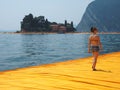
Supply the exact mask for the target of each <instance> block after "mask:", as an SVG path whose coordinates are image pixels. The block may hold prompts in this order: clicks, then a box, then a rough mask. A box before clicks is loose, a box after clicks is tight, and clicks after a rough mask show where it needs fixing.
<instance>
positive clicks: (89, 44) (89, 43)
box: [88, 37, 91, 53]
mask: <svg viewBox="0 0 120 90" xmlns="http://www.w3.org/2000/svg"><path fill="white" fill-rule="evenodd" d="M90 38H91V37H89V39H88V53H90V46H91V40H90Z"/></svg>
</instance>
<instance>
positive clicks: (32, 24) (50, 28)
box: [20, 14, 76, 33]
mask: <svg viewBox="0 0 120 90" xmlns="http://www.w3.org/2000/svg"><path fill="white" fill-rule="evenodd" d="M75 31H76V29H75V28H74V25H73V22H71V23H68V22H67V20H65V22H64V23H57V22H50V21H49V20H48V19H45V17H44V16H38V17H33V15H32V14H29V15H26V16H25V17H24V18H23V20H22V21H21V31H20V32H23V33H24V32H25V33H27V32H55V33H67V32H75Z"/></svg>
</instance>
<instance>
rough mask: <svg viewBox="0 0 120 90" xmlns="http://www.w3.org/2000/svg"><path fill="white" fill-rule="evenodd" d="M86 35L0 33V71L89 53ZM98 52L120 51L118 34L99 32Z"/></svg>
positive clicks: (75, 57) (73, 57)
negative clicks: (101, 47)
mask: <svg viewBox="0 0 120 90" xmlns="http://www.w3.org/2000/svg"><path fill="white" fill-rule="evenodd" d="M88 37H89V34H44V35H40V34H24V35H23V34H0V71H3V70H10V69H16V68H22V67H27V66H34V65H41V64H47V63H53V62H60V61H65V60H71V59H77V58H83V57H87V56H91V54H89V53H87V47H88V45H87V44H88ZM100 37H101V42H102V44H103V49H104V50H103V51H102V52H101V54H104V53H110V52H116V51H120V34H101V35H100Z"/></svg>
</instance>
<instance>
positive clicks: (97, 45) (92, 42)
mask: <svg viewBox="0 0 120 90" xmlns="http://www.w3.org/2000/svg"><path fill="white" fill-rule="evenodd" d="M91 33H92V34H91V35H90V37H89V41H88V53H90V52H92V54H93V57H94V59H93V64H92V70H93V71H95V70H96V68H95V67H96V63H97V58H98V56H99V51H100V50H102V44H101V42H100V37H99V36H98V35H97V33H98V30H97V28H96V27H91Z"/></svg>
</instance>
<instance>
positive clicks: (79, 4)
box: [0, 0, 93, 31]
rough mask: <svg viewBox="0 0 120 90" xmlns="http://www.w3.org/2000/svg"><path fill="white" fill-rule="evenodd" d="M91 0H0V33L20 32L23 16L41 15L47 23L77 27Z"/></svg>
mask: <svg viewBox="0 0 120 90" xmlns="http://www.w3.org/2000/svg"><path fill="white" fill-rule="evenodd" d="M92 1H93V0H0V31H6V30H7V31H11V30H12V31H16V30H20V21H22V19H23V17H24V16H25V15H28V14H29V13H32V14H33V16H40V15H43V16H45V18H47V19H48V20H49V21H51V22H52V21H55V22H59V23H63V22H64V20H68V22H71V21H73V22H74V24H75V25H77V24H78V23H79V22H80V20H81V17H82V16H83V13H84V11H85V9H86V7H87V6H88V4H89V3H90V2H92Z"/></svg>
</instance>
